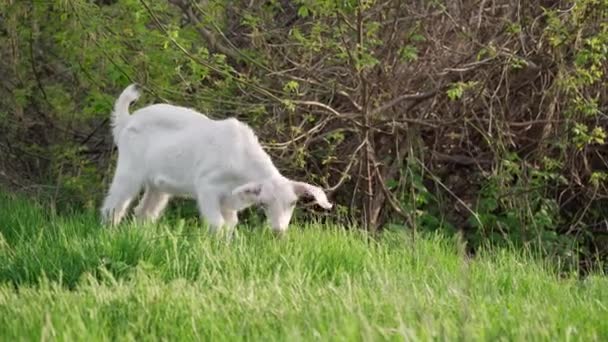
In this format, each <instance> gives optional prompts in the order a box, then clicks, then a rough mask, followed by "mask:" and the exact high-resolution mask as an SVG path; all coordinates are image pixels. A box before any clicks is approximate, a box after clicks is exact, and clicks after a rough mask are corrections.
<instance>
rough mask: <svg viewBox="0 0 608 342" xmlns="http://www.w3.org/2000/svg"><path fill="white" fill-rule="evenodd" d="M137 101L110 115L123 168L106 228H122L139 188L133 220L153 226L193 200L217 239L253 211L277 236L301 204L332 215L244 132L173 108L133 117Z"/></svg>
mask: <svg viewBox="0 0 608 342" xmlns="http://www.w3.org/2000/svg"><path fill="white" fill-rule="evenodd" d="M138 97H139V91H138V90H137V89H136V86H135V85H130V86H129V87H127V88H126V89H125V90H124V91H123V92H122V94H121V95H120V96H119V97H118V100H117V101H116V104H115V108H114V112H113V114H112V123H113V129H112V134H113V137H114V142H115V143H116V145H117V146H118V165H117V166H116V171H115V174H114V179H113V180H112V184H111V186H110V190H109V193H108V195H107V197H106V198H105V201H104V204H103V207H102V209H101V213H102V218H103V220H104V222H106V223H110V224H118V223H119V222H120V221H121V219H122V217H123V216H124V215H125V213H126V211H127V209H128V207H129V204H130V203H131V201H132V199H133V198H134V197H135V196H136V195H137V194H138V193H139V192H140V190H141V189H142V188H145V193H144V195H143V198H142V199H141V201H140V203H139V204H138V206H137V207H136V208H135V210H134V212H135V215H136V217H138V218H140V219H146V220H152V221H154V220H156V219H158V218H159V217H160V215H161V214H162V211H163V210H164V208H165V207H166V206H167V203H168V202H169V200H170V198H171V197H172V196H182V197H192V198H195V199H196V200H197V202H198V206H199V211H200V214H201V216H202V217H204V218H205V219H206V220H207V222H208V223H209V225H210V228H211V229H212V230H213V231H215V230H217V229H220V228H222V227H227V228H229V229H232V228H234V226H235V225H236V224H237V222H238V218H237V213H238V212H239V211H240V210H243V209H245V208H247V207H249V206H251V205H254V204H261V205H263V206H264V209H265V211H266V216H267V217H268V219H269V221H270V224H271V227H272V229H273V230H275V231H278V232H282V231H285V230H286V229H287V227H288V225H289V221H290V220H291V216H292V214H293V208H294V205H295V202H296V200H297V199H298V197H301V196H303V195H309V196H312V197H314V198H315V200H316V202H317V203H318V204H319V205H320V206H322V207H323V208H326V209H330V208H331V207H332V204H331V203H330V202H329V201H328V199H327V196H326V195H325V193H324V192H323V190H322V189H321V188H319V187H316V186H313V185H310V184H307V183H302V182H296V181H292V180H289V179H287V178H286V177H284V176H282V175H281V173H280V172H279V171H278V170H277V168H276V167H275V166H274V164H273V163H272V161H271V159H270V157H269V156H268V154H267V153H266V152H265V151H264V150H263V148H262V146H261V145H260V143H259V142H258V138H257V137H256V135H255V134H254V132H253V130H252V129H251V128H250V127H249V126H247V125H246V124H244V123H242V122H240V121H238V120H237V119H234V118H231V119H225V120H212V119H210V118H208V117H206V116H205V115H203V114H201V113H198V112H196V111H194V110H192V109H188V108H184V107H178V106H173V105H169V104H154V105H150V106H147V107H145V108H142V109H139V110H137V111H135V112H134V113H133V114H132V115H129V105H130V103H131V102H133V101H135V100H137V98H138Z"/></svg>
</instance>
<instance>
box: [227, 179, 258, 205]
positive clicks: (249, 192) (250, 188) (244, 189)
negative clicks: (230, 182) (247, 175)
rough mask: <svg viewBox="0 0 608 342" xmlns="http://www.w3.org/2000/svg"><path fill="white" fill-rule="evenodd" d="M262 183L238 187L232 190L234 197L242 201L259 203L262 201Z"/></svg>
mask: <svg viewBox="0 0 608 342" xmlns="http://www.w3.org/2000/svg"><path fill="white" fill-rule="evenodd" d="M261 194H262V183H258V182H251V183H247V184H244V185H241V186H239V187H237V188H236V189H234V190H232V195H233V196H237V197H238V198H240V199H241V200H244V201H247V202H250V203H257V202H260V200H261Z"/></svg>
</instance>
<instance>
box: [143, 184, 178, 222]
mask: <svg viewBox="0 0 608 342" xmlns="http://www.w3.org/2000/svg"><path fill="white" fill-rule="evenodd" d="M170 198H171V196H170V195H169V194H167V193H164V192H162V191H158V190H157V189H155V188H154V187H152V186H149V185H148V186H146V191H145V192H144V195H143V197H142V199H141V200H140V201H139V204H138V205H137V207H135V209H134V213H135V217H137V219H138V220H140V221H150V222H156V220H158V218H159V217H160V216H161V215H162V213H163V211H164V210H165V208H166V207H167V204H168V203H169V199H170Z"/></svg>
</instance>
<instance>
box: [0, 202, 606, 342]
mask: <svg viewBox="0 0 608 342" xmlns="http://www.w3.org/2000/svg"><path fill="white" fill-rule="evenodd" d="M239 228H240V230H239V234H238V235H237V236H236V238H235V239H233V240H232V241H230V242H226V241H222V240H220V239H217V238H213V237H210V236H208V235H207V234H206V233H204V231H203V230H202V229H201V226H200V224H198V223H196V222H191V221H183V220H179V219H175V218H166V219H164V220H162V222H161V223H159V224H157V225H148V226H136V225H133V224H124V225H122V226H121V227H119V228H117V229H113V230H108V229H104V228H102V227H101V226H100V225H99V224H98V223H97V218H96V217H95V215H93V214H74V215H65V216H58V215H51V214H49V213H48V211H47V210H45V209H44V208H42V207H41V206H39V205H36V204H34V203H32V202H30V201H28V200H26V199H23V198H17V197H14V196H11V195H7V194H0V340H2V341H19V340H23V341H38V340H63V341H66V340H70V341H72V340H81V341H89V340H91V341H109V340H120V341H123V340H127V341H130V340H132V341H135V340H137V341H146V340H171V341H177V340H180V341H181V340H213V341H217V340H254V341H292V340H293V341H309V340H320V341H334V340H335V341H359V340H363V341H372V340H373V341H377V340H394V341H403V340H408V341H427V340H449V341H488V340H492V341H493V340H535V341H537V340H545V341H555V340H565V341H582V340H584V341H590V340H591V341H593V340H597V341H599V340H606V339H607V338H608V278H606V277H605V276H603V275H597V274H596V275H591V276H589V277H587V278H584V279H581V278H577V277H576V276H574V275H572V276H567V275H566V276H564V275H559V276H558V274H557V273H556V272H555V271H553V270H552V267H550V266H549V265H548V264H547V263H546V262H542V261H539V260H536V259H534V258H532V257H530V256H527V255H526V253H521V252H515V251H508V250H494V251H485V252H481V253H479V255H477V256H476V257H475V258H473V259H469V258H466V257H465V256H464V255H463V253H462V252H461V249H462V248H460V247H459V244H458V243H456V241H454V240H453V239H451V238H448V237H444V236H441V235H440V234H436V235H429V234H426V235H425V234H420V235H417V236H415V237H414V236H413V235H412V234H410V233H407V232H406V231H403V232H390V233H386V234H384V235H383V236H382V237H380V238H377V239H375V240H372V239H369V238H367V237H366V236H365V235H364V234H362V233H360V232H355V231H347V230H344V229H341V228H339V227H331V226H321V225H314V224H304V223H302V224H297V223H296V224H293V225H292V228H291V230H290V231H289V233H288V234H287V236H286V237H284V238H281V239H277V238H274V237H273V236H272V235H271V234H270V233H269V232H268V231H267V230H266V229H262V227H246V226H240V227H239Z"/></svg>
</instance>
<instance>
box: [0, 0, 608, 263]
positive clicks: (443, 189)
mask: <svg viewBox="0 0 608 342" xmlns="http://www.w3.org/2000/svg"><path fill="white" fill-rule="evenodd" d="M0 13H1V14H0V46H2V49H0V74H2V75H3V77H2V79H1V80H0V94H1V95H2V96H0V149H1V153H0V171H2V173H1V175H2V179H3V180H4V181H5V182H4V183H5V184H7V185H10V186H12V187H17V188H21V189H24V188H27V189H32V186H36V187H38V188H39V189H42V190H44V191H43V192H44V193H45V194H47V195H51V196H52V199H53V203H56V204H58V205H65V204H70V205H74V204H78V205H81V206H83V207H88V208H95V207H96V206H97V205H98V203H99V200H100V197H101V195H102V194H103V191H104V190H105V189H106V184H107V180H108V176H109V175H111V170H112V160H113V157H114V156H115V151H113V150H112V145H111V138H110V135H109V130H108V116H109V112H110V110H111V107H112V104H113V100H114V98H115V97H116V96H117V95H118V94H119V92H120V90H121V89H122V88H123V87H125V86H126V85H127V84H129V83H130V82H134V81H136V82H139V83H141V84H143V85H144V86H145V90H146V94H145V98H144V99H142V100H143V101H140V102H139V104H138V106H140V105H141V104H142V103H147V102H152V101H169V102H173V103H176V104H181V105H187V106H192V107H195V108H197V109H198V110H200V111H203V112H205V113H208V114H209V115H210V116H211V117H214V118H223V117H227V116H237V117H239V118H241V119H243V120H244V121H246V122H248V123H249V124H251V125H252V126H254V127H255V128H256V131H258V132H259V134H260V135H261V138H262V140H263V141H264V142H265V143H266V147H267V148H268V151H269V152H270V153H271V154H272V155H273V156H274V157H275V160H276V161H277V164H278V165H279V167H280V168H281V169H282V170H284V172H285V173H286V174H288V175H290V176H294V177H301V178H306V179H308V180H310V181H313V182H317V183H318V184H321V185H323V186H325V187H326V188H327V189H329V190H330V191H331V193H332V197H333V199H334V201H335V202H337V203H338V204H340V205H339V207H338V208H337V209H336V210H335V211H334V212H333V213H332V214H331V215H333V216H334V218H335V219H339V220H348V219H355V220H356V221H357V222H358V223H359V224H360V225H361V226H363V227H366V228H367V229H369V230H376V229H377V228H379V227H386V226H388V225H399V226H405V227H407V228H409V229H414V230H420V229H424V230H435V229H449V230H454V231H462V232H463V233H464V234H465V236H466V237H467V240H468V241H470V242H471V244H470V245H471V246H478V245H479V244H481V243H483V241H490V242H492V243H503V242H509V243H510V242H515V243H518V244H536V243H537V242H541V244H540V245H542V247H543V248H545V249H546V250H547V251H548V252H550V253H552V254H555V255H559V256H561V257H565V258H568V259H569V260H570V261H575V260H577V259H578V258H579V257H581V256H582V257H583V258H582V259H584V260H586V261H587V262H588V261H592V260H594V259H596V258H598V257H599V258H602V257H605V255H606V254H607V253H608V251H606V249H603V250H602V249H601V248H598V246H602V245H604V246H605V243H602V241H603V242H605V241H606V234H607V233H608V225H607V223H606V221H605V217H606V216H607V215H608V212H607V211H608V209H607V208H608V205H607V203H606V198H607V196H608V188H607V182H608V173H607V171H608V167H607V161H606V160H607V158H608V153H607V152H608V151H607V149H606V146H605V139H606V122H607V121H606V111H607V110H608V100H607V98H608V90H607V89H608V87H607V86H606V79H607V77H606V72H607V71H608V62H607V60H606V59H607V56H608V20H607V18H608V15H607V14H608V1H606V0H570V1H565V0H563V1H560V0H531V1H514V0H495V1H486V0H463V1H442V0H414V1H399V0H384V1H364V0H359V1H354V0H348V1H328V0H294V1H286V0H268V1H250V0H235V1H226V0H199V1H189V0H166V1H149V0H96V1H86V0H68V1H65V0H55V1H18V0H9V1H4V2H2V3H1V4H0Z"/></svg>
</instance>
